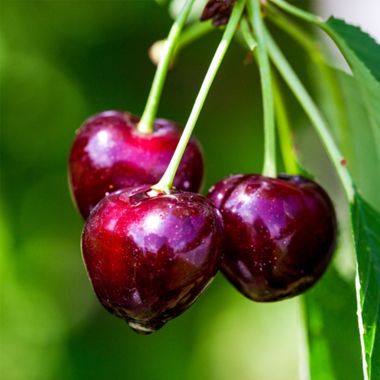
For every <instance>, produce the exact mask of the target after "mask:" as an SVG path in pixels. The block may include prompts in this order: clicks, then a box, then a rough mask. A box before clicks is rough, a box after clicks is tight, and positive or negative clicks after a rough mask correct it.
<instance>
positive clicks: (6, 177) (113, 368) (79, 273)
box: [0, 1, 351, 380]
mask: <svg viewBox="0 0 380 380" xmlns="http://www.w3.org/2000/svg"><path fill="white" fill-rule="evenodd" d="M0 24H1V34H0V63H1V73H0V74H1V99H0V100H1V162H0V163H1V220H0V224H1V226H0V227H1V232H0V238H1V243H0V252H1V256H0V276H1V277H0V281H1V324H0V329H1V336H0V345H1V346H0V378H1V379H3V380H16V379H17V380H18V379H20V380H21V379H22V380H24V379H25V380H32V379H38V380H45V379H65V380H66V379H67V380H68V379H93V380H95V379H139V380H140V379H150V380H156V379H157V380H158V379H176V380H178V379H204V380H214V379H215V380H224V379H225V380H231V379H239V380H246V379H250V380H251V379H252V380H256V379H258V380H263V379H265V380H288V379H289V380H295V379H297V377H298V375H297V373H298V365H299V362H300V355H299V343H298V342H299V336H300V333H301V331H300V330H301V329H300V317H299V300H298V299H293V300H289V301H284V302H280V303H276V304H255V303H253V302H250V301H248V300H247V299H245V298H243V297H242V296H241V295H240V294H238V293H237V292H236V291H235V290H234V289H233V288H232V287H231V286H229V284H228V283H227V282H226V281H225V280H224V278H223V277H222V276H221V275H218V276H217V278H216V280H215V281H214V282H213V284H212V285H211V286H210V288H209V289H208V290H207V291H206V292H205V293H204V295H203V296H202V297H201V298H200V299H199V301H198V302H197V303H196V304H195V305H194V306H193V307H192V308H191V309H190V310H188V311H187V312H186V313H185V314H184V315H182V316H180V317H179V318H177V319H175V320H173V321H172V322H170V323H169V324H168V325H166V326H165V327H164V328H163V329H162V330H161V331H159V332H158V333H156V334H153V335H151V336H139V335H137V334H135V333H134V332H132V331H131V330H130V329H129V328H128V327H127V325H126V324H125V323H124V322H123V321H122V320H119V319H117V318H115V317H113V316H111V315H110V314H108V313H107V312H106V311H105V310H104V309H103V308H102V307H101V306H100V304H99V303H98V302H97V300H96V299H95V295H94V293H93V291H92V289H91V286H90V283H89V281H88V279H87V275H86V272H85V269H84V266H83V264H82V258H81V252H80V248H79V239H80V234H81V229H82V226H83V223H82V220H81V219H80V217H79V216H78V215H77V213H76V212H75V210H74V207H73V205H72V203H71V200H70V195H69V191H68V186H67V157H68V152H69V149H70V145H71V142H72V140H73V137H74V133H75V130H76V129H77V128H78V127H79V126H80V124H81V123H82V122H83V120H85V119H86V118H87V117H89V116H90V115H92V114H94V113H96V112H100V111H103V110H107V109H125V110H128V111H131V112H133V113H136V114H141V112H142V110H143V107H144V104H145V101H146V98H147V94H148V91H149V88H150V83H151V80H152V78H153V75H154V70H155V67H154V66H153V64H152V63H151V62H150V61H149V59H148V56H147V50H148V48H149V47H150V46H151V44H152V43H153V42H154V41H156V40H158V39H161V38H164V37H165V35H166V34H167V31H168V30H169V27H170V24H171V20H170V17H169V15H168V12H167V10H166V9H165V8H164V7H160V6H159V5H157V4H156V3H155V2H153V1H109V2H107V1H3V2H2V4H1V23H0ZM277 37H278V38H279V41H280V42H281V43H282V45H283V46H284V44H285V46H286V48H287V52H288V54H290V59H291V60H292V62H293V63H294V65H295V67H296V69H297V71H298V72H299V73H300V75H301V76H302V77H303V78H304V79H305V81H307V83H309V84H310V83H311V81H310V77H309V76H307V68H308V65H307V64H306V62H307V60H306V57H305V55H303V54H301V51H300V49H299V47H297V46H296V45H294V44H292V42H291V41H289V40H288V38H287V37H286V36H284V35H283V34H280V33H277ZM219 38H220V32H218V31H214V32H212V33H211V34H210V35H208V36H207V37H205V38H204V39H202V40H201V41H198V42H196V43H194V44H193V45H192V46H190V47H188V48H187V49H186V50H185V51H183V52H181V54H180V56H179V58H178V60H177V64H176V66H175V67H174V68H173V70H172V71H171V73H170V74H169V77H168V80H167V83H166V86H165V92H164V95H163V97H162V102H161V106H160V111H159V115H160V116H161V117H166V118H169V119H173V120H177V121H179V122H181V123H185V121H186V118H187V116H188V115H189V112H190V109H191V106H192V104H193V101H194V98H195V95H196V93H197V90H198V89H199V86H200V83H201V80H202V78H203V75H204V73H205V71H206V69H207V67H208V64H209V61H210V60H211V57H212V54H213V51H214V49H215V47H216V44H217V43H218V40H219ZM245 57H246V52H245V51H244V50H243V49H242V48H241V47H240V46H239V45H238V44H237V43H235V44H234V45H233V46H232V47H231V49H230V50H229V52H228V54H227V57H226V59H225V62H224V63H223V66H222V69H221V71H220V73H219V75H218V77H217V80H216V83H215V85H214V86H213V88H212V90H211V92H210V95H209V98H208V100H207V102H206V105H205V107H204V111H203V113H202V115H201V117H200V120H199V123H198V125H197V128H196V132H195V134H196V135H197V137H198V138H199V139H200V141H201V142H202V144H203V147H204V153H205V158H206V163H207V177H206V184H205V189H207V188H208V187H209V186H210V185H211V184H213V183H214V182H215V181H217V180H219V179H220V178H221V177H223V176H225V175H227V174H231V173H238V172H258V171H260V169H261V165H262V154H263V148H262V112H261V100H260V88H259V79H258V73H257V69H256V67H255V65H246V64H243V61H244V60H245ZM287 101H288V109H289V110H290V111H291V116H292V121H293V123H294V125H295V126H297V128H298V127H302V126H304V125H306V124H307V123H305V118H304V116H303V115H302V113H300V111H299V109H298V108H296V107H295V103H294V100H293V98H291V97H288V99H287ZM309 130H310V128H308V129H307V132H305V131H304V132H302V129H301V130H300V131H299V141H300V142H302V144H301V145H302V146H303V149H305V150H307V151H308V157H309V158H308V161H307V162H308V164H309V165H310V166H312V167H313V168H314V169H315V171H316V172H317V173H319V174H320V180H321V181H322V183H323V184H324V185H325V186H327V187H328V188H329V189H330V190H331V191H332V192H334V194H335V193H336V194H337V195H336V200H337V201H338V203H339V197H340V193H339V191H338V192H336V191H335V188H336V181H335V180H334V179H332V180H331V175H330V174H331V173H330V167H329V165H328V163H327V160H323V159H322V160H321V148H320V145H319V143H318V142H317V140H316V138H315V135H314V134H313V132H311V131H309ZM348 254H349V252H348V253H347V255H348ZM348 257H349V256H348ZM346 261H347V262H348V263H349V264H350V263H351V261H350V259H348V260H346ZM348 273H349V274H348V275H350V273H351V272H350V267H349V266H348ZM322 283H323V281H322ZM347 380H349V379H347Z"/></svg>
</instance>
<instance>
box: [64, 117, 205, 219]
mask: <svg viewBox="0 0 380 380" xmlns="http://www.w3.org/2000/svg"><path fill="white" fill-rule="evenodd" d="M138 122H139V119H138V118H137V117H136V116H133V115H131V114H129V113H126V112H118V111H107V112H103V113H100V114H97V115H95V116H93V117H91V118H90V119H88V120H87V121H86V122H85V123H84V124H83V125H82V127H81V128H80V129H79V131H78V134H77V136H76V137H75V140H74V144H73V146H72V149H71V153H70V158H69V182H70V188H71V192H72V194H73V198H74V200H75V203H76V205H77V207H78V209H79V211H80V213H81V214H82V216H83V217H84V218H85V219H86V218H87V217H88V215H89V213H90V211H91V209H92V208H93V207H95V206H96V204H97V203H98V202H99V201H100V200H101V199H102V198H103V197H104V196H105V195H106V194H107V193H110V192H113V191H115V190H119V189H122V188H125V187H130V186H136V185H141V184H149V185H153V184H155V183H156V182H158V181H159V179H160V178H161V176H162V174H163V173H164V171H165V169H166V167H167V166H168V164H169V161H170V159H171V157H172V155H173V152H174V150H175V147H176V146H177V143H178V141H179V138H180V136H181V132H180V129H179V128H178V126H177V125H176V124H174V123H173V122H171V121H168V120H163V119H157V120H156V122H155V125H154V131H153V132H152V133H150V134H143V133H140V132H139V131H138V130H137V129H136V126H137V124H138ZM202 179H203V157H202V153H201V149H200V146H199V144H198V142H197V141H196V140H195V139H192V140H190V142H189V144H188V146H187V149H186V151H185V154H184V156H183V158H182V161H181V164H180V167H179V170H178V171H177V175H176V177H175V180H174V186H175V187H176V188H178V189H180V190H186V191H193V192H198V191H199V190H200V187H201V184H202Z"/></svg>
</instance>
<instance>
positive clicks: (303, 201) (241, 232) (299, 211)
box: [208, 175, 336, 302]
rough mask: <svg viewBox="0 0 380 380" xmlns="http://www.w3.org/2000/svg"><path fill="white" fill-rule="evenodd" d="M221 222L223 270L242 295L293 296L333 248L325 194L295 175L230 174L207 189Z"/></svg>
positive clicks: (329, 204) (311, 280) (267, 298)
mask: <svg viewBox="0 0 380 380" xmlns="http://www.w3.org/2000/svg"><path fill="white" fill-rule="evenodd" d="M208 196H209V198H210V199H211V200H212V202H213V203H214V205H215V206H216V207H217V208H219V210H220V211H221V213H222V216H223V220H224V231H225V252H224V257H223V260H222V264H221V269H222V272H223V273H224V274H225V276H226V277H227V278H228V279H229V280H230V281H231V282H232V284H233V285H234V286H235V287H236V288H237V289H238V290H239V291H240V292H242V293H243V294H244V295H245V296H247V297H248V298H251V299H253V300H255V301H264V302H265V301H276V300H279V299H282V298H287V297H291V296H295V295H298V294H300V293H302V292H303V291H305V290H306V289H308V288H310V287H311V286H312V285H313V284H314V283H315V282H316V281H317V280H318V279H319V278H320V276H321V275H322V274H323V272H324V271H325V269H326V267H327V265H328V263H329V262H330V259H331V256H332V253H333V251H334V248H335V240H336V216H335V211H334V207H333V204H332V202H331V200H330V198H329V196H328V195H327V193H326V192H325V191H324V190H323V189H322V187H320V186H319V185H318V184H316V183H315V182H313V181H311V180H309V179H306V178H303V177H300V176H284V175H281V176H279V178H278V179H276V178H268V177H264V176H261V175H234V176H231V177H228V178H226V179H224V180H222V181H220V182H218V183H217V184H216V185H215V186H214V187H213V188H211V189H210V192H209V195H208Z"/></svg>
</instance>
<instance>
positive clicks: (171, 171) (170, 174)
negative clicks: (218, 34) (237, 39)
mask: <svg viewBox="0 0 380 380" xmlns="http://www.w3.org/2000/svg"><path fill="white" fill-rule="evenodd" d="M245 2H246V0H238V1H237V2H236V4H235V5H234V8H233V11H232V13H231V16H230V19H229V21H228V24H227V26H226V29H225V31H224V33H223V37H222V39H221V41H220V43H219V45H218V47H217V49H216V52H215V54H214V57H213V59H212V61H211V64H210V66H209V68H208V70H207V73H206V75H205V78H204V79H203V83H202V85H201V88H200V90H199V93H198V95H197V98H196V100H195V103H194V105H193V108H192V110H191V113H190V116H189V118H188V120H187V123H186V126H185V128H184V130H183V132H182V135H181V138H180V140H179V142H178V145H177V147H176V150H175V151H174V154H173V157H172V159H171V161H170V163H169V165H168V167H167V169H166V171H165V173H164V175H163V176H162V178H161V180H160V181H159V182H158V183H157V184H156V185H154V186H152V189H154V190H157V191H165V192H168V191H169V189H171V187H172V186H173V181H174V177H175V174H176V172H177V169H178V166H179V164H180V162H181V159H182V156H183V154H184V152H185V149H186V146H187V144H188V142H189V140H190V138H191V134H192V132H193V130H194V127H195V124H196V122H197V120H198V117H199V114H200V112H201V110H202V107H203V105H204V102H205V100H206V97H207V95H208V93H209V91H210V88H211V85H212V83H213V81H214V79H215V76H216V74H217V72H218V69H219V67H220V65H221V63H222V61H223V58H224V56H225V54H226V52H227V49H228V47H229V45H230V43H231V40H232V37H233V36H234V34H235V31H236V28H237V25H238V23H239V20H240V18H241V15H242V13H243V9H244V6H245Z"/></svg>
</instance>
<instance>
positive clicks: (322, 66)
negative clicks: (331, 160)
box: [267, 6, 353, 156]
mask: <svg viewBox="0 0 380 380" xmlns="http://www.w3.org/2000/svg"><path fill="white" fill-rule="evenodd" d="M267 10H268V13H267V14H268V16H269V19H270V20H271V21H272V22H273V23H274V24H275V25H276V26H278V27H279V28H281V29H282V30H283V31H284V32H286V33H287V34H289V35H290V36H291V37H292V38H293V39H294V40H295V41H296V42H297V43H298V44H299V45H300V46H301V47H303V48H304V49H305V50H306V52H307V54H308V55H309V56H310V57H311V59H312V60H313V61H314V63H315V64H316V66H317V68H318V70H319V73H320V76H321V79H322V80H319V82H318V84H319V85H320V86H321V87H322V86H323V91H324V92H323V93H324V94H326V95H327V96H328V99H326V102H327V104H329V103H330V104H334V105H335V106H334V107H332V108H331V112H330V113H331V120H332V122H333V125H334V127H335V128H336V129H337V134H338V136H339V140H340V141H341V142H342V146H343V147H345V151H346V153H347V155H348V156H350V155H351V154H350V153H352V150H353V147H352V143H351V140H350V136H349V133H348V131H349V123H348V119H347V114H346V112H344V98H343V96H342V93H341V91H340V89H339V83H338V80H337V78H336V76H335V75H334V72H333V69H332V68H331V67H330V66H329V65H328V63H327V62H326V59H325V57H324V55H323V54H322V52H321V50H320V47H319V44H318V42H317V41H316V40H315V39H314V38H313V37H312V36H310V35H309V34H308V33H305V31H304V30H303V29H302V28H300V27H299V26H298V25H297V24H296V23H295V22H294V21H293V20H292V19H290V18H289V17H287V16H286V15H284V14H281V13H280V12H279V11H278V10H277V9H276V8H273V7H271V6H269V7H268V8H267Z"/></svg>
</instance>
